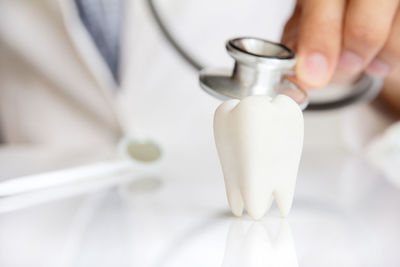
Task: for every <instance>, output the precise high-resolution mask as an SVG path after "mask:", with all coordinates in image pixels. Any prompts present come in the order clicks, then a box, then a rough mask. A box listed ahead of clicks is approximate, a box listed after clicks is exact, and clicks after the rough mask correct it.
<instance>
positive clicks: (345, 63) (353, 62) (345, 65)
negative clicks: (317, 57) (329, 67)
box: [338, 51, 363, 75]
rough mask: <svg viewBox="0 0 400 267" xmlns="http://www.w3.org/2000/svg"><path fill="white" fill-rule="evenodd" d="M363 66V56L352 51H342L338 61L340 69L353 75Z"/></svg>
mask: <svg viewBox="0 0 400 267" xmlns="http://www.w3.org/2000/svg"><path fill="white" fill-rule="evenodd" d="M362 67H363V59H362V57H360V56H359V55H357V54H355V53H353V52H350V51H343V52H342V53H341V55H340V57H339V62H338V70H340V71H342V72H345V73H348V74H350V75H353V74H357V73H358V72H360V71H361V70H362Z"/></svg>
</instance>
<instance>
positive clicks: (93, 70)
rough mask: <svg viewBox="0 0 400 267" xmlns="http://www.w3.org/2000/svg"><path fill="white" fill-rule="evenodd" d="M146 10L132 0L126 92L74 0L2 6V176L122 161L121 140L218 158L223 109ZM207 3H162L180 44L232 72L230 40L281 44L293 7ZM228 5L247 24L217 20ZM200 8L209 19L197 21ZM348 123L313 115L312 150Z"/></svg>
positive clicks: (12, 1)
mask: <svg viewBox="0 0 400 267" xmlns="http://www.w3.org/2000/svg"><path fill="white" fill-rule="evenodd" d="M145 2H146V1H145V0H132V1H126V3H127V6H126V8H125V18H124V27H123V34H122V35H123V39H122V56H121V59H122V65H121V74H122V79H121V88H120V89H119V90H118V89H117V86H116V84H115V83H114V81H113V79H112V76H111V73H110V71H109V69H108V68H107V66H106V64H105V62H104V60H103V59H102V57H101V55H100V54H99V52H98V51H97V49H96V47H95V45H94V43H93V42H92V40H91V38H90V36H89V35H88V33H87V32H86V30H85V28H84V27H83V24H82V23H81V21H80V19H79V17H78V13H77V10H76V8H75V6H74V1H72V0H34V1H27V0H0V130H1V137H2V141H3V143H4V144H5V145H2V146H1V148H0V175H1V176H10V175H11V176H15V175H20V174H26V173H31V172H38V171H43V170H47V169H50V168H51V169H52V168H58V167H64V166H69V165H74V164H77V163H82V162H87V161H96V160H99V159H105V158H107V159H109V158H114V157H116V149H115V148H116V144H117V143H118V141H119V140H120V138H121V137H123V136H136V137H137V136H139V137H144V138H150V139H153V140H154V139H155V140H156V141H157V142H160V143H161V144H162V146H163V147H164V148H166V149H167V150H168V149H180V148H181V147H188V146H193V147H194V149H196V148H195V147H207V149H206V150H205V153H206V154H213V153H214V154H215V149H214V145H213V138H212V115H213V111H214V110H215V108H216V106H217V104H218V103H219V102H218V101H216V100H214V99H212V98H211V97H209V96H207V95H206V94H204V93H203V92H201V90H199V89H198V86H197V81H196V79H197V78H196V73H195V72H193V71H192V70H190V69H189V68H188V67H187V65H186V64H185V63H184V62H182V61H181V60H180V59H179V57H177V55H176V53H175V52H174V51H173V50H172V49H171V48H170V47H169V46H168V45H167V44H166V43H165V40H164V39H163V37H162V36H161V35H160V33H159V31H158V29H157V27H156V25H155V24H154V21H153V20H152V18H151V17H150V16H149V12H148V8H147V6H146V4H145ZM206 2H207V1H206ZM206 2H200V1H181V0H175V1H159V4H160V6H161V7H162V10H166V14H167V15H168V14H173V16H171V15H169V16H166V17H168V20H167V21H168V22H169V23H168V24H169V26H171V25H173V26H174V27H173V32H174V33H175V34H176V35H177V38H178V40H180V41H181V42H182V44H183V45H185V46H186V47H189V48H190V52H192V53H194V54H196V55H200V56H203V58H200V60H203V61H204V59H208V61H209V62H206V63H207V64H212V65H217V64H219V65H220V64H221V62H222V63H230V61H229V60H230V59H229V58H228V57H227V56H226V55H225V53H224V51H223V42H224V41H225V40H226V39H228V38H229V37H232V36H238V35H256V36H261V37H266V38H269V39H275V40H277V39H278V38H279V33H280V30H281V27H282V26H283V24H284V22H285V19H286V17H287V16H288V15H289V14H290V12H291V5H292V3H293V1H291V0H287V1H274V0H270V1H261V2H263V3H260V1H252V3H249V2H247V1H239V0H238V1H221V2H220V3H219V2H218V3H219V4H216V3H214V2H212V3H211V1H208V3H206ZM253 2H254V3H253ZM272 2H273V3H274V5H271V3H272ZM203 3H204V4H203ZM211 4H212V6H213V8H212V9H210V8H208V7H209V6H210V5H211ZM227 4H229V7H230V8H231V9H234V8H235V7H236V9H237V10H238V12H240V13H239V14H243V16H242V17H241V16H235V13H234V12H231V16H232V18H231V19H224V20H220V19H218V21H213V20H212V18H218V17H219V18H220V17H221V14H225V11H224V8H226V5H227ZM201 5H203V6H201ZM255 5H264V7H261V6H260V7H257V6H255ZM199 6H200V7H203V8H204V10H206V11H204V10H203V11H199V12H197V9H200V8H199ZM257 9H263V10H265V12H257V13H256V12H255V11H254V10H257ZM218 12H219V13H218ZM246 14H247V15H246ZM249 14H251V16H249ZM257 14H258V15H257ZM249 17H251V18H252V19H251V20H249ZM206 18H207V19H206ZM182 22H185V23H182ZM199 22H200V23H199ZM244 22H247V23H244ZM264 23H265V24H264ZM227 25H230V26H231V27H226V26H227ZM232 25H233V26H232ZM264 25H265V26H264ZM271 25H273V26H271ZM225 28H227V29H228V28H229V29H230V30H225ZM210 29H212V31H211V30H210ZM199 32H202V33H203V34H199ZM263 32H266V34H263ZM180 33H182V34H180ZM182 36H183V37H182ZM225 65H226V64H225ZM332 114H335V115H334V116H333V115H332ZM329 116H331V117H332V116H333V118H332V119H331V120H329ZM340 116H341V115H340V113H338V112H335V113H329V114H323V115H318V114H317V115H309V116H308V117H309V119H308V121H309V123H311V124H314V125H318V126H317V127H313V126H311V127H308V129H312V131H313V132H314V134H313V135H310V134H308V131H307V118H306V145H307V134H308V136H309V140H310V141H309V142H308V144H310V145H314V146H321V145H332V146H335V142H337V141H338V140H339V139H340V138H339V137H338V136H339V135H341V134H340V132H341V131H342V130H341V129H339V128H340V127H336V126H337V122H338V121H340V118H339V117H340ZM347 117H348V116H347V115H346V118H347ZM338 118H339V119H338ZM321 122H323V123H322V124H321ZM332 122H333V123H332ZM321 125H326V126H328V127H321ZM334 127H336V128H337V129H335V130H332V129H333V128H334ZM318 131H319V132H318ZM321 131H325V132H323V133H321ZM310 132H311V131H310ZM327 136H330V137H328V138H327ZM356 139H357V138H356ZM194 151H195V150H194Z"/></svg>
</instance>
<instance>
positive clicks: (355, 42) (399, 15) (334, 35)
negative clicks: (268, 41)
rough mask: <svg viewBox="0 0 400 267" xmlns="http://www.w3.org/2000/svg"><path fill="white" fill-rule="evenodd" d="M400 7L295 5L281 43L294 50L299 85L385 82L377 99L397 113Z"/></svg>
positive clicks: (363, 2)
mask: <svg viewBox="0 0 400 267" xmlns="http://www.w3.org/2000/svg"><path fill="white" fill-rule="evenodd" d="M399 8H400V0H383V1H377V0H324V1H320V0H298V1H297V4H296V7H295V9H294V12H293V14H292V16H291V17H290V19H289V20H288V22H287V23H286V26H285V28H284V33H283V37H282V42H283V43H285V44H286V45H287V46H289V47H291V48H293V49H295V50H296V51H297V54H298V64H297V66H296V70H297V80H298V81H299V83H300V84H302V85H303V86H305V87H307V88H319V87H323V86H324V85H326V84H327V83H328V82H330V81H331V80H332V79H333V80H339V81H349V80H351V79H352V78H354V77H357V75H359V74H360V73H361V72H363V71H365V72H367V73H368V74H370V75H374V76H380V77H385V86H384V89H383V91H382V94H381V98H382V99H383V100H384V101H385V102H386V103H387V104H388V105H389V106H390V107H392V108H393V109H394V110H397V111H398V112H399V114H400V78H399V77H400V11H399Z"/></svg>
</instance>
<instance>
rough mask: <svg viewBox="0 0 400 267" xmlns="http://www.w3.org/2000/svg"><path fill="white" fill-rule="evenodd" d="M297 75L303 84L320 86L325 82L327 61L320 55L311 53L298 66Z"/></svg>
mask: <svg viewBox="0 0 400 267" xmlns="http://www.w3.org/2000/svg"><path fill="white" fill-rule="evenodd" d="M299 75H300V77H301V78H302V79H303V80H304V82H306V83H308V84H310V85H312V86H321V85H323V84H324V83H325V82H326V80H327V75H328V60H327V59H326V57H325V56H324V55H322V54H320V53H313V54H310V55H309V56H307V57H306V58H305V59H304V62H303V64H301V65H300V68H299Z"/></svg>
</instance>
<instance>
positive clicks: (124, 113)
mask: <svg viewBox="0 0 400 267" xmlns="http://www.w3.org/2000/svg"><path fill="white" fill-rule="evenodd" d="M155 3H156V6H157V7H158V10H159V12H160V15H161V17H162V19H163V20H164V21H165V24H166V26H167V27H168V28H169V29H170V31H171V33H173V34H174V36H175V38H176V39H177V41H178V42H179V43H180V44H181V45H182V46H183V47H185V49H186V50H187V51H188V52H189V53H190V54H192V55H193V56H194V57H195V58H196V59H197V60H198V61H199V62H201V63H202V64H203V65H207V66H230V64H231V63H232V59H231V58H230V57H229V56H228V55H227V54H226V52H225V48H224V44H225V41H226V40H227V39H230V38H232V37H237V36H256V37H260V38H264V39H268V40H272V41H277V42H279V40H280V35H281V31H282V28H283V26H284V24H285V22H286V20H287V19H288V17H289V16H290V14H291V12H292V10H293V7H294V1H291V0H280V1H277V0H265V1H260V0H247V1H243V0H230V1H228V0H219V1H211V0H203V1H195V0H158V1H155ZM88 6H97V7H98V9H97V10H93V9H91V8H88ZM96 14H101V15H100V16H98V15H96ZM113 14H114V15H113ZM115 14H120V15H115ZM102 23H104V24H105V25H108V26H104V27H99V26H98V25H100V24H102ZM96 25H97V26H96ZM107 33H108V34H107ZM110 34H111V35H113V34H114V35H115V36H114V38H110V37H109V36H110ZM115 40H118V41H115ZM116 51H117V52H116ZM110 58H111V60H110ZM112 58H114V61H113V60H112ZM115 58H118V60H117V61H115ZM323 90H324V89H323ZM323 90H322V91H321V92H322V93H323V92H324V91H323ZM327 94H329V92H327ZM219 104H220V101H218V100H216V99H214V98H212V97H211V96H209V95H207V94H205V93H204V92H203V91H202V90H200V88H199V85H198V74H197V73H196V72H195V71H194V70H193V69H191V68H190V66H188V65H187V63H186V62H185V61H183V60H182V59H181V57H180V56H179V55H178V54H177V53H176V51H174V50H173V48H172V47H171V46H170V45H169V44H168V43H167V42H166V40H165V39H164V37H163V36H162V34H161V33H160V30H159V28H158V27H157V25H156V24H155V21H154V18H153V17H152V16H151V14H150V11H149V7H148V3H147V1H145V0H132V1H124V2H123V3H122V1H117V0H113V1H112V0H109V1H106V0H103V1H101V0H98V1H96V0H86V1H85V0H57V1H56V0H36V1H27V0H0V134H1V144H0V179H1V181H2V182H3V181H10V180H12V179H20V178H18V177H20V176H26V175H30V176H29V177H27V178H26V179H28V178H32V177H33V178H35V177H36V178H37V177H38V176H32V175H34V174H38V175H39V176H40V174H41V173H46V172H49V171H54V170H64V169H65V168H72V167H76V166H94V165H93V164H100V163H101V164H102V163H104V162H106V163H108V162H115V161H116V160H118V159H120V158H121V157H123V156H124V155H122V156H121V145H120V144H121V140H126V139H127V138H128V139H129V138H131V139H132V138H133V139H135V140H144V143H146V142H148V143H149V144H154V145H156V147H157V148H159V149H160V151H161V157H160V159H159V160H158V161H157V162H156V163H155V164H149V165H146V164H144V165H143V164H139V165H140V166H137V168H138V169H137V170H136V169H134V170H132V171H131V173H128V175H126V173H125V175H124V177H122V178H121V177H120V175H119V174H118V173H111V174H109V177H104V178H102V179H101V180H99V181H97V179H96V178H94V179H93V180H96V181H97V182H90V183H77V184H75V185H68V186H61V187H57V188H55V189H54V188H51V189H44V190H41V191H38V192H32V193H30V192H28V193H24V194H17V195H14V194H11V193H10V194H7V192H6V191H5V190H4V189H3V191H2V190H1V188H2V187H1V184H0V193H1V194H3V195H2V196H1V197H0V212H1V213H0V265H1V266H13V267H14V266H89V265H96V266H110V265H111V264H112V265H114V266H136V265H139V264H140V265H141V266H187V265H190V266H338V265H340V266H398V265H399V263H400V255H399V253H398V246H399V245H400V227H399V225H400V213H399V211H400V194H399V193H400V189H399V186H400V169H399V168H400V167H399V166H400V156H399V155H400V152H399V151H400V144H399V142H398V141H397V140H400V139H399V137H400V134H399V130H398V129H397V128H399V127H397V128H393V126H391V125H393V123H394V122H395V121H396V117H394V116H393V115H391V114H389V113H388V112H386V111H384V110H383V109H382V108H380V105H379V103H373V104H370V103H362V104H357V105H353V106H349V107H347V108H343V109H340V110H333V111H325V112H306V113H305V114H304V116H305V140H304V142H305V143H304V150H303V157H302V161H301V165H300V172H299V176H298V180H297V189H296V195H295V201H294V207H293V211H292V213H291V215H290V216H289V219H288V220H282V219H280V218H279V216H278V211H277V208H276V207H273V209H272V212H271V216H268V217H267V218H265V219H264V220H262V221H260V222H252V221H251V220H250V219H249V218H247V217H244V218H243V219H242V220H237V219H235V218H233V216H232V215H230V213H229V208H228V205H227V201H226V199H225V189H224V185H223V177H222V172H221V170H220V166H219V161H218V158H217V153H216V149H215V144H214V138H213V129H212V120H213V114H214V111H215V109H216V107H217V106H218V105H219ZM388 127H391V128H389V129H391V130H390V131H387V130H386V129H388ZM396 129H397V130H396ZM122 143H123V142H122ZM122 154H123V153H122ZM88 164H91V165H88ZM96 166H97V165H96ZM93 170H94V169H93ZM96 170H97V169H96ZM142 170H143V171H142ZM143 173H144V174H145V175H142V174H143ZM139 174H140V175H139ZM62 175H63V174H61V176H62ZM99 175H101V173H100V174H99ZM127 176H129V177H128V178H126V177H127ZM132 177H134V178H132ZM131 178H132V179H131ZM32 181H33V180H32ZM32 183H33V184H35V182H34V181H33V182H32ZM14 186H19V185H18V184H16V185H14ZM22 187H23V186H22ZM6 189H7V188H6ZM17 191H18V188H17Z"/></svg>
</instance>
